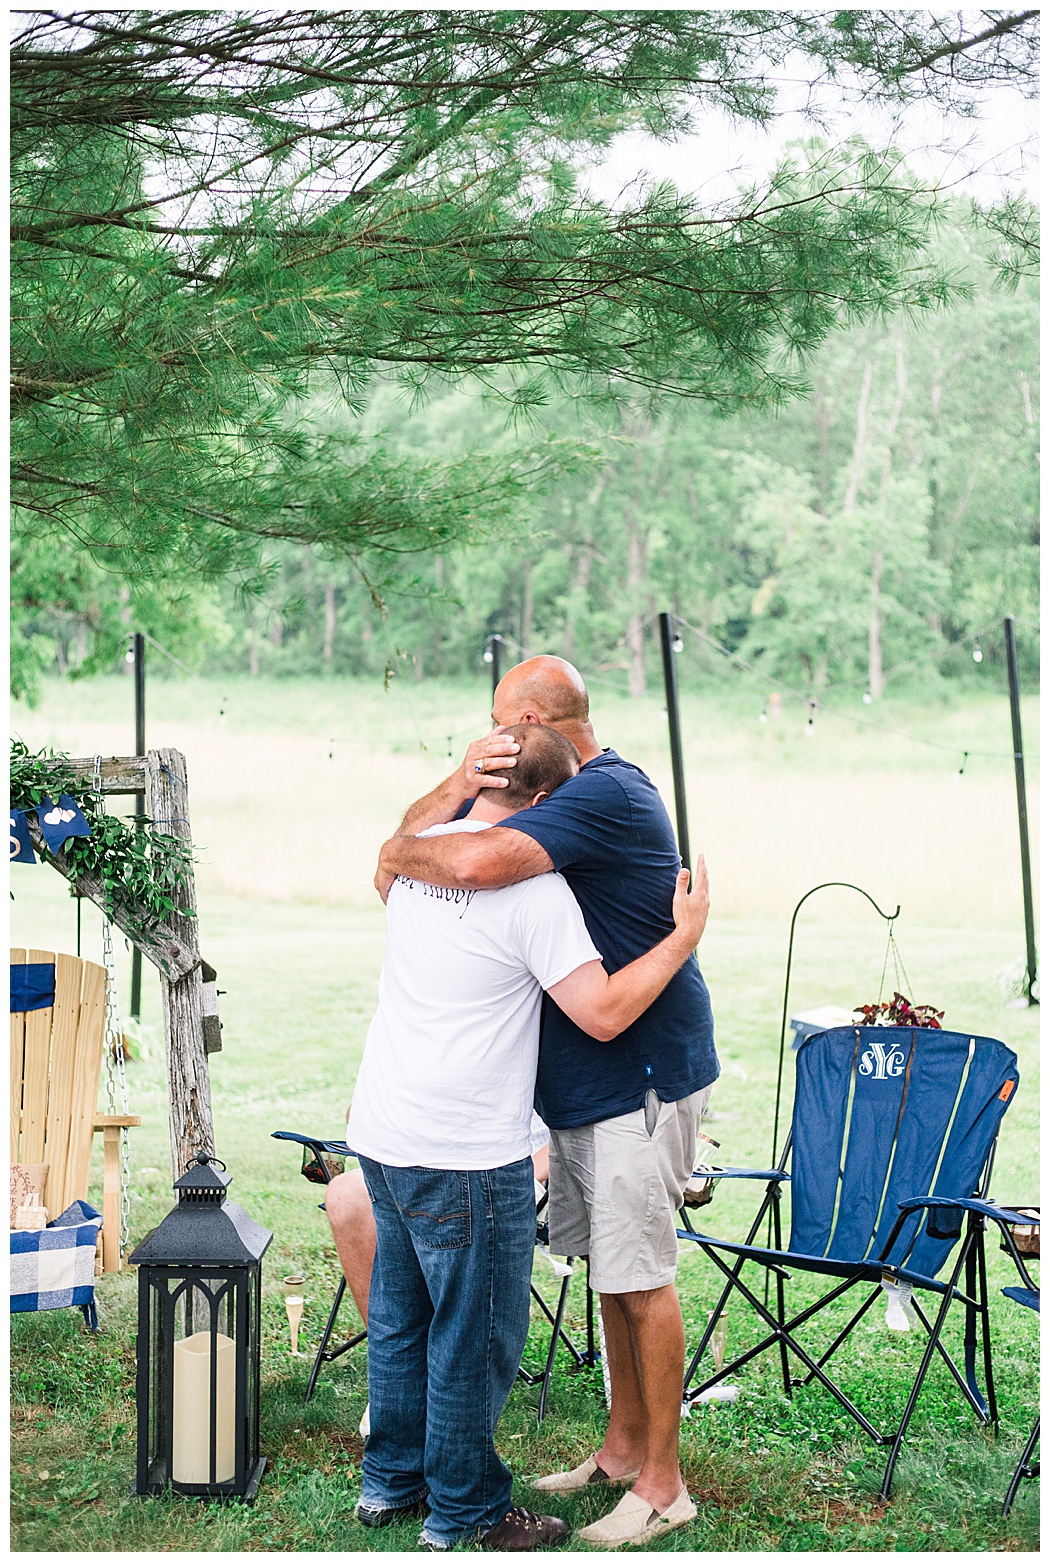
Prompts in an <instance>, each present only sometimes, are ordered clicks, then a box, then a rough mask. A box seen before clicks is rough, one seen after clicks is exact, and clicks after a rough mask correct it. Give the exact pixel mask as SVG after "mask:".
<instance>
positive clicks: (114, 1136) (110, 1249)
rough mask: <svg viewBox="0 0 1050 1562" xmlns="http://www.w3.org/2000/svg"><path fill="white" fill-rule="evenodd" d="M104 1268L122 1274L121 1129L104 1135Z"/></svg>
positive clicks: (112, 1129)
mask: <svg viewBox="0 0 1050 1562" xmlns="http://www.w3.org/2000/svg"><path fill="white" fill-rule="evenodd" d="M102 1267H103V1269H105V1270H106V1272H107V1273H108V1274H119V1272H120V1129H119V1128H114V1127H112V1126H107V1127H106V1128H104V1129H103V1131H102Z"/></svg>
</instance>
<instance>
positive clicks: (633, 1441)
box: [376, 656, 718, 1547]
mask: <svg viewBox="0 0 1050 1562" xmlns="http://www.w3.org/2000/svg"><path fill="white" fill-rule="evenodd" d="M493 719H494V721H495V722H496V723H497V727H498V728H502V727H508V726H512V725H516V724H518V723H521V722H537V723H539V724H541V725H543V726H549V727H553V728H555V729H556V730H557V731H559V732H561V733H563V734H564V735H565V736H566V737H567V738H569V739H570V741H571V742H573V743H574V744H575V745H576V747H577V749H578V750H579V751H580V756H581V760H582V761H583V764H582V768H581V771H580V774H579V775H578V776H577V777H575V778H574V779H573V780H570V781H567V782H566V783H565V784H564V785H563V786H562V787H560V788H559V789H558V791H557V792H556V793H555V794H554V795H553V796H552V797H550V798H548V799H547V800H546V801H545V802H542V803H540V804H538V805H537V806H536V807H535V808H532V809H529V810H527V812H525V813H523V814H515V815H512V816H511V817H510V818H508V819H507V820H506V822H505V823H504V824H501V825H499V826H497V827H496V828H494V829H491V830H485V831H481V832H479V833H477V834H471V835H444V836H437V837H430V838H427V839H418V838H417V836H418V833H419V832H420V831H422V830H425V829H427V828H429V827H430V826H431V825H433V824H437V823H441V822H444V821H446V820H448V819H451V818H453V817H455V815H456V814H457V813H458V812H460V811H461V809H462V808H463V807H464V805H468V806H469V804H470V803H471V802H472V800H473V798H474V797H475V796H476V794H477V792H478V791H479V790H480V789H481V788H482V787H486V786H495V787H499V786H503V785H505V784H506V783H505V779H504V777H503V776H502V775H501V774H500V772H501V771H504V770H506V769H507V768H508V767H510V766H512V765H514V763H515V759H514V754H515V752H516V748H517V745H516V744H514V742H513V741H512V740H511V739H510V738H508V737H505V736H503V735H502V734H501V732H500V731H498V730H497V731H495V732H493V733H491V734H489V735H488V737H486V738H483V739H481V740H479V741H478V742H476V743H472V744H471V746H470V748H469V749H468V750H467V756H466V759H465V760H464V763H463V765H462V766H461V767H460V768H459V769H458V770H457V771H455V772H454V773H453V774H452V775H451V776H449V777H448V778H447V779H446V780H445V781H443V782H442V783H441V785H440V786H438V787H437V788H435V790H434V791H433V792H431V793H429V794H428V796H426V797H425V798H422V799H421V800H420V801H419V802H418V803H416V804H414V805H413V807H412V808H410V809H409V811H408V813H407V814H406V816H405V818H404V820H403V822H402V825H401V829H400V832H399V834H398V835H396V836H395V837H394V838H393V839H392V840H390V841H388V842H387V843H386V845H385V846H384V847H383V850H382V853H381V855H380V861H379V870H378V873H377V875H376V885H377V888H378V889H379V890H380V893H382V894H383V895H384V898H385V892H386V890H387V889H388V888H389V885H390V883H391V882H392V881H393V878H394V877H395V875H397V874H399V873H401V874H405V875H406V876H408V877H411V878H414V879H418V880H424V881H426V882H429V883H432V884H439V885H447V886H450V887H457V888H468V889H470V888H473V889H482V888H486V889H488V888H495V887H498V886H501V885H504V884H513V883H517V882H519V881H520V880H522V879H526V878H531V877H533V876H534V875H536V874H540V873H548V872H550V871H551V869H552V868H553V869H556V870H557V871H558V872H560V873H561V874H562V875H563V876H564V878H565V879H566V881H567V882H568V884H569V885H570V887H571V889H572V891H573V893H574V894H575V896H576V899H577V901H578V902H579V905H580V908H581V910H582V911H583V916H584V921H585V922H586V925H587V930H588V932H589V933H590V935H591V937H592V939H593V940H594V943H595V945H596V946H597V948H598V949H599V951H600V952H601V955H602V961H603V964H604V965H605V967H606V969H607V970H608V971H609V972H610V973H612V972H614V971H617V970H619V969H621V967H623V966H625V965H627V964H628V963H629V962H630V961H632V960H635V959H637V958H638V956H639V955H641V954H644V953H645V952H646V951H647V950H649V949H651V948H652V947H653V945H654V944H657V943H659V942H660V940H661V939H663V938H664V937H666V935H667V934H668V933H669V932H670V931H671V929H672V928H673V926H674V919H673V917H672V914H671V902H672V898H673V895H674V887H675V879H676V875H677V871H678V868H679V866H680V859H679V856H678V851H677V848H676V846H675V840H674V835H673V832H672V829H671V823H670V820H669V819H668V816H667V811H666V809H665V808H664V805H663V803H662V801H661V799H660V796H659V793H658V792H657V790H656V788H655V787H654V786H653V784H652V782H651V781H650V780H649V778H648V777H647V776H646V775H645V774H644V772H642V771H641V770H639V769H638V768H637V766H635V765H632V764H629V763H628V762H627V761H626V760H623V759H621V758H620V756H619V755H618V754H616V753H614V752H613V751H612V750H610V749H602V748H601V746H600V745H599V744H598V742H597V740H596V739H595V736H594V731H593V728H592V726H591V723H590V719H589V707H588V700H587V691H586V687H585V685H584V682H583V679H582V678H581V677H580V674H579V673H578V672H577V671H576V669H575V668H574V667H572V665H571V664H570V663H568V662H565V661H563V660H562V659H561V658H560V657H552V656H539V657H533V658H531V659H530V660H529V661H526V662H522V663H521V664H520V665H519V666H518V667H515V668H512V669H511V671H510V672H509V673H507V675H506V677H505V678H504V679H503V680H502V682H501V683H500V685H499V687H498V689H497V690H496V695H495V700H494V706H493ZM717 1077H718V1059H717V1056H716V1053H715V1047H714V1027H713V1021H712V1016H711V1003H710V998H709V996H708V992H707V987H706V985H705V983H704V979H703V977H702V976H701V974H700V969H699V966H698V965H697V961H696V956H695V955H691V956H690V957H689V959H688V960H687V961H686V963H685V964H684V965H683V966H682V967H681V969H680V970H679V971H678V973H677V975H676V976H675V977H673V978H672V980H671V982H670V983H669V984H668V986H667V987H666V988H665V989H664V991H663V993H662V994H661V995H660V997H659V998H658V999H657V1000H656V1002H655V1003H654V1004H653V1005H652V1006H651V1007H650V1008H649V1009H648V1010H647V1011H646V1012H645V1013H644V1014H643V1015H642V1016H641V1018H640V1019H638V1020H636V1021H635V1023H634V1024H633V1025H631V1026H630V1027H629V1028H628V1029H627V1030H626V1031H624V1032H623V1033H622V1034H621V1035H620V1036H619V1037H618V1038H616V1040H614V1041H612V1042H600V1041H596V1040H595V1039H593V1038H592V1037H590V1036H588V1035H586V1034H585V1033H584V1032H583V1031H582V1030H580V1028H579V1027H578V1026H576V1025H574V1024H573V1022H572V1021H571V1020H570V1019H569V1018H568V1016H567V1015H565V1014H563V1013H562V1011H561V1010H560V1009H559V1008H558V1007H557V1005H556V1004H554V1003H552V1002H551V1001H550V999H545V1000H544V1009H543V1022H542V1030H541V1037H540V1056H539V1070H538V1075H537V1082H536V1095H537V1107H538V1109H539V1111H540V1114H541V1115H542V1117H543V1118H544V1120H545V1122H546V1123H547V1125H548V1127H549V1128H550V1129H551V1184H550V1230H551V1245H552V1248H553V1250H554V1251H556V1252H565V1253H573V1254H576V1255H580V1256H582V1255H583V1254H587V1255H588V1256H589V1259H590V1271H591V1282H592V1284H593V1285H594V1287H595V1289H596V1290H597V1291H598V1292H599V1293H600V1295H601V1299H602V1318H603V1322H604V1326H605V1336H606V1350H607V1355H608V1361H609V1371H610V1378H611V1387H612V1406H611V1411H610V1418H609V1427H608V1430H607V1432H606V1436H605V1440H604V1442H603V1444H602V1447H601V1448H600V1449H599V1450H598V1451H597V1453H596V1454H594V1455H592V1456H591V1457H590V1458H589V1459H587V1460H586V1461H585V1462H584V1464H583V1465H581V1466H580V1467H579V1468H578V1469H576V1470H571V1471H564V1472H560V1473H558V1474H555V1475H551V1476H547V1477H544V1479H543V1480H542V1481H540V1482H539V1483H538V1484H539V1485H540V1486H541V1487H542V1488H544V1489H545V1490H559V1491H562V1492H571V1491H574V1490H578V1489H581V1488H582V1487H584V1486H591V1485H594V1484H596V1483H600V1482H602V1481H605V1482H607V1483H608V1484H610V1485H614V1486H627V1487H631V1488H632V1490H630V1491H628V1492H627V1494H626V1495H625V1496H624V1497H623V1498H622V1499H621V1501H620V1503H619V1505H618V1506H617V1507H616V1509H615V1510H614V1511H613V1512H612V1513H611V1514H609V1515H607V1517H606V1518H604V1519H602V1520H599V1521H598V1523H597V1524H593V1525H590V1526H588V1528H587V1529H585V1530H584V1531H583V1532H582V1534H581V1538H582V1539H584V1540H586V1541H588V1542H590V1543H592V1544H594V1545H599V1546H604V1547H614V1546H619V1545H622V1544H624V1543H625V1542H628V1543H638V1542H640V1541H644V1540H647V1539H648V1538H650V1537H651V1536H652V1535H656V1534H659V1533H664V1532H666V1531H668V1530H670V1529H674V1528H677V1527H678V1526H680V1525H681V1524H684V1523H687V1522H689V1520H690V1519H691V1518H692V1517H694V1516H695V1511H696V1510H695V1508H694V1507H693V1505H692V1503H691V1501H690V1499H689V1497H688V1494H687V1493H686V1491H685V1487H684V1485H683V1482H682V1477H681V1471H680V1467H679V1463H678V1433H679V1427H680V1405H681V1391H682V1377H683V1373H684V1366H685V1337H684V1331H683V1326H682V1315H681V1308H680V1306H679V1303H678V1297H677V1293H676V1291H675V1287H674V1274H675V1266H676V1260H677V1241H676V1238H675V1225H676V1216H677V1211H678V1209H679V1208H680V1207H681V1203H682V1195H683V1190H684V1187H685V1183H686V1181H687V1180H688V1178H689V1176H690V1175H691V1173H692V1169H693V1159H694V1154H695V1150H696V1135H697V1131H698V1129H699V1126H700V1116H701V1113H702V1111H703V1108H704V1106H705V1105H706V1101H707V1097H708V1095H709V1093H710V1089H711V1086H712V1085H713V1083H714V1081H715V1079H716V1078H717Z"/></svg>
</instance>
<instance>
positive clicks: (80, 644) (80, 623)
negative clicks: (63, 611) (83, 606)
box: [73, 618, 88, 667]
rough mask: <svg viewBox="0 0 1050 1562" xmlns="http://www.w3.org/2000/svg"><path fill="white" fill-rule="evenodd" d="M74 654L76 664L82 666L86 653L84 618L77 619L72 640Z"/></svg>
mask: <svg viewBox="0 0 1050 1562" xmlns="http://www.w3.org/2000/svg"><path fill="white" fill-rule="evenodd" d="M73 645H74V650H75V654H76V665H77V666H78V667H83V665H84V662H85V661H86V660H87V654H88V625H87V619H86V618H78V619H77V628H76V635H75V637H74V640H73Z"/></svg>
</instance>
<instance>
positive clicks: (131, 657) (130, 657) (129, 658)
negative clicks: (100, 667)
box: [124, 645, 135, 666]
mask: <svg viewBox="0 0 1050 1562" xmlns="http://www.w3.org/2000/svg"><path fill="white" fill-rule="evenodd" d="M124 660H125V661H126V662H127V663H128V665H129V666H134V663H135V651H134V647H132V646H130V645H129V646H128V649H127V651H126V652H125V654H124Z"/></svg>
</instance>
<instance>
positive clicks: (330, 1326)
mask: <svg viewBox="0 0 1050 1562" xmlns="http://www.w3.org/2000/svg"><path fill="white" fill-rule="evenodd" d="M270 1137H271V1138H272V1139H287V1140H290V1141H291V1142H292V1143H295V1144H301V1145H303V1146H304V1147H306V1148H308V1149H311V1150H312V1151H313V1153H314V1156H315V1158H316V1160H317V1162H318V1165H319V1167H320V1169H321V1171H322V1173H323V1180H324V1183H325V1185H327V1184H328V1183H330V1182H331V1181H332V1172H331V1170H330V1168H329V1166H328V1163H327V1161H326V1160H325V1155H326V1154H328V1155H338V1156H343V1157H350V1158H351V1159H353V1158H354V1157H355V1155H356V1152H355V1151H354V1150H351V1148H350V1146H349V1145H348V1144H345V1143H344V1142H343V1141H342V1140H340V1139H316V1138H313V1137H311V1136H310V1135H309V1134H296V1133H290V1132H287V1131H285V1130H280V1131H278V1132H276V1133H273V1134H271V1135H270ZM544 1203H545V1200H544V1201H542V1202H541V1204H540V1206H539V1210H538V1211H537V1213H539V1212H540V1211H542V1209H543V1207H544ZM319 1208H321V1209H324V1205H323V1204H322V1205H320V1206H319ZM546 1231H547V1228H546V1225H545V1224H543V1225H540V1226H539V1227H538V1231H537V1240H538V1242H541V1241H543V1240H544V1239H545V1237H546ZM567 1262H568V1264H569V1273H568V1274H567V1275H563V1276H562V1277H561V1286H560V1287H559V1290H558V1300H557V1302H556V1304H555V1307H554V1310H553V1311H552V1310H551V1308H550V1306H549V1305H548V1303H547V1302H546V1300H545V1299H544V1298H543V1297H542V1296H541V1295H540V1293H539V1291H538V1290H537V1289H536V1286H535V1284H531V1283H530V1286H529V1290H530V1293H531V1295H532V1299H533V1301H535V1302H536V1303H537V1305H538V1306H539V1308H540V1311H541V1312H542V1313H543V1315H544V1316H545V1318H546V1319H547V1322H548V1323H549V1324H550V1325H551V1342H550V1345H549V1347H548V1349H547V1356H546V1360H545V1362H544V1367H543V1371H542V1372H538V1373H534V1372H529V1371H528V1370H527V1369H526V1368H525V1367H522V1366H519V1367H518V1377H519V1378H520V1379H521V1380H522V1382H523V1383H527V1384H528V1385H529V1387H530V1388H534V1387H535V1386H536V1384H537V1383H538V1384H539V1385H540V1402H539V1417H538V1419H539V1421H540V1422H542V1421H543V1420H544V1418H545V1416H546V1414H547V1398H548V1395H549V1393H550V1386H551V1378H552V1376H553V1374H554V1361H555V1357H556V1355H557V1351H558V1341H559V1340H561V1342H562V1343H563V1344H564V1345H565V1347H566V1349H567V1350H568V1351H569V1354H570V1355H571V1356H572V1359H573V1361H574V1363H575V1364H576V1366H577V1367H585V1366H593V1365H594V1364H595V1362H596V1361H597V1360H598V1356H597V1354H596V1352H595V1346H594V1296H593V1293H592V1291H591V1287H590V1274H589V1273H588V1280H587V1346H586V1349H585V1350H583V1351H580V1350H579V1349H578V1348H577V1346H576V1345H574V1344H573V1342H572V1340H571V1339H570V1338H569V1336H568V1334H567V1333H566V1332H565V1329H564V1327H563V1323H564V1318H565V1307H566V1304H567V1302H568V1299H569V1285H570V1283H571V1281H572V1265H573V1264H574V1263H575V1259H572V1258H570V1259H568V1260H567ZM346 1290H347V1286H346V1276H345V1275H340V1277H339V1284H338V1286H337V1287H336V1292H335V1298H334V1300H333V1302H332V1306H331V1308H330V1310H329V1313H328V1319H327V1322H326V1323H325V1326H324V1329H323V1330H322V1331H321V1343H320V1345H319V1346H318V1350H317V1355H316V1356H315V1358H314V1364H313V1367H312V1368H311V1371H310V1378H309V1381H308V1383H307V1385H306V1398H305V1399H304V1401H303V1403H304V1404H307V1405H308V1404H309V1403H310V1400H311V1398H312V1396H313V1392H314V1389H315V1388H316V1386H317V1379H318V1377H319V1376H320V1372H321V1368H322V1367H323V1366H324V1365H325V1364H326V1363H327V1362H330V1361H337V1360H338V1359H339V1357H340V1356H344V1355H345V1354H346V1352H347V1351H350V1350H353V1348H354V1346H355V1345H360V1344H361V1342H362V1340H366V1339H367V1338H368V1330H367V1329H362V1330H360V1331H359V1332H358V1333H357V1334H354V1335H352V1336H351V1337H350V1338H349V1339H346V1340H343V1341H341V1342H340V1343H339V1344H338V1345H334V1346H330V1344H329V1341H330V1340H331V1338H332V1333H333V1331H334V1329H335V1325H336V1319H337V1318H338V1316H339V1309H340V1307H341V1306H342V1304H343V1298H344V1297H345V1296H346Z"/></svg>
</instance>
